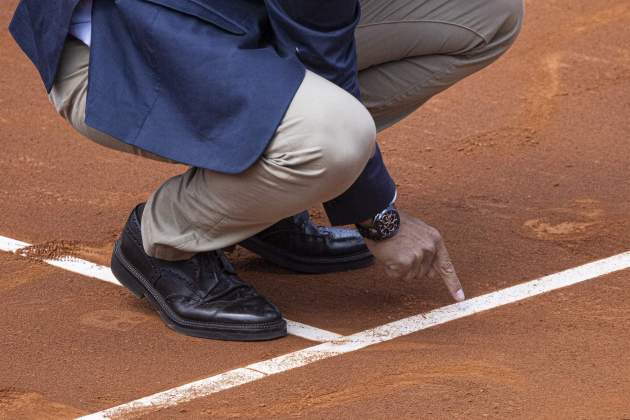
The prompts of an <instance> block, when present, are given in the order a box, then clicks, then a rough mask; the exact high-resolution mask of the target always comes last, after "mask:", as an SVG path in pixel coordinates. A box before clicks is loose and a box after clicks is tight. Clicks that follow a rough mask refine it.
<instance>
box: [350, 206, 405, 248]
mask: <svg viewBox="0 0 630 420" xmlns="http://www.w3.org/2000/svg"><path fill="white" fill-rule="evenodd" d="M356 226H357V229H358V230H359V233H360V234H361V235H362V236H363V237H364V238H367V239H371V240H373V241H384V240H386V239H389V238H392V237H394V236H396V234H397V233H398V231H399V230H400V214H399V213H398V210H396V208H395V207H394V206H389V207H387V208H386V209H385V210H383V211H381V212H380V213H378V214H377V215H376V216H374V218H373V219H372V225H371V226H369V227H368V226H362V225H358V224H357V225H356Z"/></svg>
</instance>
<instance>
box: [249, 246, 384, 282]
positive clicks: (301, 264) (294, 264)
mask: <svg viewBox="0 0 630 420" xmlns="http://www.w3.org/2000/svg"><path fill="white" fill-rule="evenodd" d="M239 245H240V246H242V247H243V248H245V249H248V250H250V251H251V252H253V253H254V254H257V255H259V256H261V257H263V258H264V259H266V260H267V261H270V262H272V263H274V264H275V265H277V266H280V267H282V268H286V269H288V270H291V271H295V272H298V273H305V274H324V273H334V272H339V271H350V270H357V269H359V268H364V267H368V266H369V265H371V264H372V263H373V262H374V257H373V256H372V254H371V253H370V252H369V251H366V252H362V253H358V254H353V255H344V256H342V257H331V258H312V257H301V256H299V255H295V254H290V253H288V252H283V251H282V250H279V249H278V248H276V247H274V246H271V245H267V244H266V243H265V242H264V241H262V240H260V239H258V238H255V237H252V238H249V239H246V240H245V241H243V242H241V243H240V244H239Z"/></svg>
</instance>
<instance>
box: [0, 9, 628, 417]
mask: <svg viewBox="0 0 630 420" xmlns="http://www.w3.org/2000/svg"><path fill="white" fill-rule="evenodd" d="M16 3H17V1H16V0H9V1H7V2H4V3H3V4H2V5H1V6H0V21H1V25H0V26H2V28H6V26H7V25H8V22H9V19H10V16H11V14H12V11H13V10H14V8H15V5H16ZM527 3H528V4H527V5H528V11H527V19H526V25H525V29H524V31H523V34H522V36H521V38H520V39H519V41H518V43H517V45H516V46H515V47H514V49H513V50H512V51H510V52H509V53H508V54H507V55H506V56H505V57H503V58H502V59H501V60H500V61H499V62H498V63H497V64H495V65H493V66H492V67H491V68H489V69H487V70H485V71H483V72H481V73H480V74H478V75H476V76H474V77H472V78H470V79H468V80H466V81H464V82H463V83H461V84H459V85H458V86H456V87H454V88H453V89H451V90H449V91H448V92H446V93H445V94H443V95H441V96H439V97H437V98H434V99H433V100H432V101H430V102H429V103H428V104H427V105H426V106H424V107H423V108H422V109H421V110H420V111H418V112H417V113H415V114H414V115H413V116H412V117H410V118H408V119H407V120H405V121H404V122H403V123H401V124H399V125H398V126H396V127H395V128H393V129H390V130H388V131H386V132H384V133H382V134H381V135H380V140H379V141H380V143H381V145H382V148H383V150H384V154H385V156H386V160H387V162H388V166H389V168H390V170H391V172H392V173H393V175H394V177H395V179H396V180H397V182H398V183H399V192H400V196H399V204H400V207H402V208H404V209H406V210H408V211H410V212H412V213H414V214H415V215H417V216H420V217H422V218H423V219H425V220H426V221H427V222H429V223H431V224H433V225H435V226H437V227H438V228H439V229H440V230H441V231H442V233H443V234H444V236H445V238H446V241H447V245H448V246H449V250H450V253H451V255H452V257H453V260H454V262H455V264H456V267H457V268H458V270H459V274H460V277H461V279H462V282H463V284H464V287H465V290H466V293H467V296H468V297H476V296H480V295H484V294H486V293H490V292H494V291H496V290H500V289H504V288H506V287H509V286H513V285H516V284H520V283H524V282H526V281H529V280H532V279H536V278H539V277H541V276H545V275H548V274H553V273H557V272H559V271H563V270H566V269H569V268H573V267H577V266H581V265H583V264H586V263H589V262H591V261H594V260H599V259H602V258H606V257H609V256H613V255H617V254H621V253H624V252H627V251H630V181H629V180H630V141H629V140H630V138H629V137H630V3H628V2H627V1H609V0H597V1H592V0H558V1H537V2H534V1H528V2H527ZM0 42H1V51H2V54H1V55H0V145H1V148H0V203H2V204H0V210H1V211H0V214H1V217H0V235H1V236H4V237H8V238H13V239H16V240H20V241H24V242H28V243H31V244H36V246H35V247H33V248H31V249H30V250H29V253H28V254H29V256H30V257H28V258H25V257H22V256H17V255H15V254H12V253H8V252H0V302H1V304H2V308H1V310H0V313H1V314H2V317H1V320H2V322H1V323H0V337H1V339H0V418H2V419H4V418H6V419H17V418H32V419H53V418H55V419H56V418H71V417H76V416H80V415H87V414H90V413H94V412H99V411H101V410H105V409H108V408H110V407H114V406H118V405H120V404H126V403H128V402H130V401H132V400H136V399H138V398H142V397H145V396H149V395H151V394H154V393H157V392H160V391H164V390H168V389H170V388H173V387H178V386H180V385H184V384H187V383H190V382H193V381H197V380H200V379H203V378H207V377H211V376H213V375H216V374H220V373H222V372H226V371H232V370H234V369H237V368H241V367H244V366H246V365H249V364H251V363H256V362H261V361H265V360H268V359H271V358H274V357H276V356H281V355H284V354H287V353H291V352H294V351H299V350H302V349H305V348H308V347H311V346H314V345H317V344H318V343H316V342H312V341H309V340H306V339H303V338H298V337H295V336H289V337H287V338H285V339H282V340H277V341H272V342H265V343H229V342H218V341H207V340H201V339H194V338H189V337H185V336H181V335H178V334H176V333H174V332H172V331H170V330H168V329H167V328H165V327H164V326H163V324H162V322H161V321H160V320H159V318H158V317H157V315H156V314H155V313H154V312H153V311H152V310H151V309H150V308H149V306H148V305H147V303H146V302H143V301H139V300H137V299H135V298H134V297H133V296H132V295H131V294H130V293H129V292H127V291H126V290H125V289H123V288H120V287H118V286H115V285H112V284H108V283H104V282H101V281H98V280H95V279H93V278H88V277H86V276H83V275H79V274H75V273H71V272H69V271H67V270H64V269H61V268H58V267H53V266H50V265H48V264H45V263H43V262H41V261H39V259H41V257H51V256H59V255H62V254H72V255H74V256H77V257H80V258H83V259H86V260H90V261H93V262H95V263H98V264H102V265H108V264H109V254H110V252H111V248H112V244H113V241H114V240H115V238H116V237H117V235H118V233H119V231H120V229H121V227H122V225H123V223H124V222H125V219H126V216H127V214H128V212H129V211H130V209H131V208H132V207H133V206H134V205H135V204H136V203H137V202H139V201H142V200H144V199H146V198H147V196H148V194H149V193H150V192H151V191H152V190H153V189H154V188H156V187H157V186H158V185H159V184H160V183H161V182H162V181H163V180H165V179H166V178H167V177H169V176H171V175H174V174H176V173H178V172H180V171H181V170H182V169H183V167H181V166H174V165H167V164H159V163H155V162H150V161H145V160H142V159H140V158H136V157H133V156H124V155H122V154H118V153H116V152H112V151H109V150H106V149H103V148H100V147H99V146H96V145H93V144H92V143H90V142H89V141H87V140H84V139H82V138H81V137H80V136H79V135H77V134H75V133H74V132H73V131H72V130H71V129H70V128H69V127H68V126H67V125H66V124H65V123H64V122H63V121H62V120H61V118H60V117H58V116H57V115H56V114H55V113H54V111H53V109H52V107H51V106H50V105H49V103H48V101H47V98H46V95H45V93H44V91H43V88H42V85H41V82H40V81H39V79H38V76H37V75H36V73H35V70H34V69H33V67H32V65H31V64H30V63H29V62H28V61H27V59H26V58H25V57H24V56H23V55H22V54H21V52H19V51H18V49H17V47H16V46H15V44H14V43H13V42H12V40H11V39H10V37H9V35H8V33H7V32H6V31H5V30H4V29H3V30H2V31H1V32H0ZM322 214H323V213H322V211H321V210H318V209H315V215H316V217H317V218H318V219H319V220H320V221H323V216H322ZM232 257H233V260H234V261H235V265H236V266H237V268H238V269H239V272H240V273H241V275H242V277H243V278H245V279H246V280H248V281H250V282H251V283H253V284H254V285H255V286H256V288H257V289H259V290H260V291H261V292H262V293H263V294H265V295H266V296H268V297H269V298H270V299H271V300H272V301H273V302H275V303H276V304H277V305H278V306H279V307H280V309H281V310H282V311H283V313H284V314H285V316H287V317H288V318H289V319H291V320H295V321H299V322H302V323H305V324H308V325H312V326H315V327H319V328H322V329H325V330H329V331H333V332H335V333H337V334H341V335H343V336H347V335H350V334H354V333H357V332H360V331H362V330H366V329H371V328H375V327H378V326H381V325H383V324H387V323H389V322H392V321H395V320H399V319H403V318H406V317H410V316H414V315H418V314H421V313H426V312H428V311H431V310H433V309H436V308H441V307H444V306H445V305H449V304H450V303H451V302H450V300H449V297H448V293H447V292H446V290H445V289H444V287H443V285H442V284H439V283H432V282H430V281H422V282H414V283H404V282H392V281H389V280H386V279H385V277H384V276H383V275H382V272H381V270H380V268H379V267H371V268H368V269H364V270H360V271H355V272H351V273H344V274H334V275H323V276H305V275H295V274H292V273H289V272H286V271H283V270H281V269H278V268H276V267H274V266H271V265H269V264H267V263H265V262H263V261H261V260H260V259H259V258H257V257H255V256H253V255H251V254H248V253H246V252H245V251H244V250H242V249H237V251H236V252H235V253H234V254H232ZM629 283H630V270H619V271H616V272H615V273H612V274H608V275H604V276H599V277H597V278H594V279H592V280H588V281H585V282H581V283H579V284H576V285H573V286H570V287H566V288H562V289H559V290H555V291H551V292H549V293H546V294H541V295H538V296H535V297H532V298H530V299H527V300H523V301H520V302H518V303H515V304H510V305H505V306H500V307H498V308H496V309H492V310H489V311H486V312H483V313H480V314H476V315H472V316H469V317H466V318H462V319H459V320H454V321H452V322H448V323H445V324H443V325H438V326H435V327H433V328H429V329H426V330H422V331H418V332H415V333H412V334H409V335H406V336H404V337H400V338H396V339H393V340H389V341H386V342H383V343H380V344H375V345H373V346H370V347H366V348H362V349H359V350H356V351H352V352H349V353H346V354H343V355H340V356H338V357H332V358H328V359H326V360H321V361H317V362H314V363H311V364H308V365H307V366H304V367H299V368H296V369H291V370H287V371H286V372H283V373H279V374H277V375H273V376H269V377H266V378H264V379H261V380H256V381H253V382H251V383H247V384H244V385H241V386H234V387H232V388H231V389H227V390H224V391H221V392H217V393H214V394H212V395H209V396H203V397H200V398H196V399H193V400H192V401H190V402H187V403H182V404H177V405H175V406H173V407H170V408H166V409H161V410H158V411H151V412H135V413H133V414H141V415H144V418H147V419H149V418H151V419H153V418H169V419H171V418H182V419H183V418H200V417H212V418H234V417H243V418H254V417H257V418H291V417H305V418H376V419H381V418H382V419H386V418H387V419H391V418H507V417H509V418H554V419H555V418H567V419H593V418H598V419H599V418H603V419H618V420H622V419H630V351H629V347H630V290H629V288H628V285H629Z"/></svg>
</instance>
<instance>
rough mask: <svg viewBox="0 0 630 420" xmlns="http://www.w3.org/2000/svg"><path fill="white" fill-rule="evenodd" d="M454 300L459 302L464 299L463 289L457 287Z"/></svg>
mask: <svg viewBox="0 0 630 420" xmlns="http://www.w3.org/2000/svg"><path fill="white" fill-rule="evenodd" d="M454 296H455V300H456V301H458V302H461V301H462V300H466V295H464V289H459V290H458V291H457V292H455V295H454Z"/></svg>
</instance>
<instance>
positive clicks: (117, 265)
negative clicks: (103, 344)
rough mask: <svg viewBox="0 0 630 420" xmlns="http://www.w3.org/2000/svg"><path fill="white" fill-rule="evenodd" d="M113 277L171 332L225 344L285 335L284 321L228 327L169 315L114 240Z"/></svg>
mask: <svg viewBox="0 0 630 420" xmlns="http://www.w3.org/2000/svg"><path fill="white" fill-rule="evenodd" d="M111 268H112V273H113V274H114V277H116V279H117V280H118V281H119V282H120V283H121V284H122V285H123V286H125V287H126V288H127V289H129V290H130V291H131V292H132V293H133V294H134V295H135V296H136V297H138V298H140V299H142V298H147V300H148V301H149V303H150V304H151V306H153V309H155V310H156V312H157V313H158V314H159V315H160V318H162V320H163V321H164V323H165V324H166V325H167V326H168V327H169V328H171V329H172V330H174V331H177V332H179V333H182V334H185V335H189V336H192V337H199V338H210V339H215V340H229V341H264V340H273V339H276V338H281V337H284V336H286V335H287V323H286V321H285V320H284V319H282V320H280V321H277V322H274V323H268V324H255V325H230V324H215V323H205V322H198V321H191V320H186V319H183V318H181V317H180V316H178V315H177V314H176V313H174V312H173V310H172V309H171V308H169V307H168V305H167V304H166V303H165V302H164V299H163V298H162V296H161V295H160V293H159V292H158V291H157V290H156V289H155V288H154V287H153V286H152V285H151V284H150V283H149V281H148V280H147V279H146V278H145V277H144V276H143V275H142V274H141V273H140V272H139V271H138V270H137V269H136V268H135V267H134V266H133V265H131V263H129V261H128V260H127V259H126V258H125V256H124V255H123V254H122V251H121V249H120V241H116V244H115V246H114V252H113V255H112V267H111Z"/></svg>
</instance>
